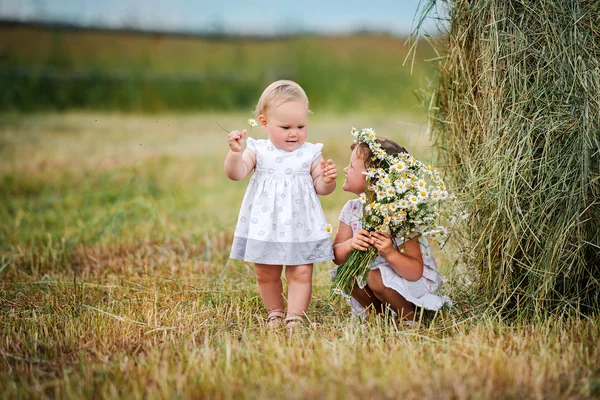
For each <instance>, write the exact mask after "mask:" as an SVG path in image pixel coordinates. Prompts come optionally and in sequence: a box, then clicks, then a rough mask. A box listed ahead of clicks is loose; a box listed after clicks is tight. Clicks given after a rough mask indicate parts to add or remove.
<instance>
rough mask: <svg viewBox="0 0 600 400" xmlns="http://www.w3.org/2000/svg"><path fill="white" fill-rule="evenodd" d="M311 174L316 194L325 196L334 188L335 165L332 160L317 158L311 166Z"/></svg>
mask: <svg viewBox="0 0 600 400" xmlns="http://www.w3.org/2000/svg"><path fill="white" fill-rule="evenodd" d="M311 176H312V178H313V185H314V187H315V191H316V192H317V194H318V195H320V196H325V195H328V194H330V193H331V192H333V191H334V190H335V183H336V182H335V180H336V178H337V167H336V166H335V163H334V162H333V160H331V159H329V160H327V162H325V160H324V159H323V157H319V158H317V159H316V160H315V161H314V162H313V164H312V166H311Z"/></svg>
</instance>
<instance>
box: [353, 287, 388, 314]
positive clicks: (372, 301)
mask: <svg viewBox="0 0 600 400" xmlns="http://www.w3.org/2000/svg"><path fill="white" fill-rule="evenodd" d="M351 294H352V297H354V298H355V299H356V300H357V301H358V302H359V303H360V305H361V306H363V307H364V308H365V309H369V308H371V307H372V308H373V309H374V310H375V312H376V313H380V312H381V311H382V308H383V304H382V303H381V301H380V300H379V299H378V298H377V297H375V294H374V293H373V291H372V290H371V289H370V288H369V286H368V285H367V286H365V287H364V288H363V289H361V288H360V287H358V285H357V284H356V282H354V287H353V288H352V293H351Z"/></svg>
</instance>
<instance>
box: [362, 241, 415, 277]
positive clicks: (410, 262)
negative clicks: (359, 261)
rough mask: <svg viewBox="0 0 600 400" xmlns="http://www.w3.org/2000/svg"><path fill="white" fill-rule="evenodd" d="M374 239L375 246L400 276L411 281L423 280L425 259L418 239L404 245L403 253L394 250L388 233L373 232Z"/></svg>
mask: <svg viewBox="0 0 600 400" xmlns="http://www.w3.org/2000/svg"><path fill="white" fill-rule="evenodd" d="M372 238H373V246H374V247H375V248H376V249H377V251H378V252H379V254H380V255H381V256H382V257H383V258H385V260H386V261H387V262H388V264H390V266H391V267H392V268H393V269H394V271H396V272H397V273H398V275H400V276H401V277H403V278H404V279H406V280H409V281H418V280H419V279H421V277H422V276H423V257H422V256H421V248H420V246H419V239H418V237H414V238H412V239H410V240H408V241H406V242H405V243H404V245H403V246H404V247H403V249H404V252H403V253H400V252H399V251H398V250H396V248H394V244H393V243H392V238H391V237H390V235H388V234H387V233H383V232H373V233H372Z"/></svg>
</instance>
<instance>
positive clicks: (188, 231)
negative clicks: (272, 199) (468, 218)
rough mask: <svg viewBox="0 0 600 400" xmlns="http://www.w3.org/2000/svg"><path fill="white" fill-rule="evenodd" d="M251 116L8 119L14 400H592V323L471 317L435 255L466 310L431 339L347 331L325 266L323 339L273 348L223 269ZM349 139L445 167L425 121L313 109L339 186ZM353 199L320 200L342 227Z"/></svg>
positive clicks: (6, 334) (432, 331) (2, 256)
mask: <svg viewBox="0 0 600 400" xmlns="http://www.w3.org/2000/svg"><path fill="white" fill-rule="evenodd" d="M246 118H247V115H246V114H200V115H195V116H192V115H174V114H170V115H163V116H160V117H146V116H123V115H119V114H91V113H67V114H47V115H32V116H27V117H23V116H14V115H3V116H1V117H0V160H1V161H0V203H1V205H2V207H0V393H1V394H2V397H3V398H7V399H11V398H56V397H58V398H82V397H83V398H148V397H149V398H165V397H167V398H170V397H182V398H198V397H209V398H257V397H258V398H307V397H315V398H332V397H333V398H340V397H347V398H365V397H376V398H398V397H401V398H407V399H410V398H435V399H440V398H442V399H444V398H448V399H450V398H452V399H456V398H499V397H500V398H523V397H525V398H594V397H595V398H598V397H600V368H599V367H598V363H597V360H598V359H600V349H599V347H598V345H597V344H598V342H599V341H600V323H599V321H598V319H597V318H596V319H589V320H584V319H575V318H573V317H570V316H568V315H563V316H556V318H552V319H548V320H536V321H529V322H515V321H507V320H501V319H499V318H498V317H496V316H493V315H474V314H473V309H472V308H471V307H470V305H469V302H470V301H473V298H472V297H470V296H468V295H467V294H465V293H467V292H468V286H466V285H465V283H464V282H465V277H464V275H462V272H461V271H456V270H454V269H453V263H454V261H455V259H456V257H455V256H454V255H453V254H452V253H450V252H442V251H440V250H437V251H436V256H437V258H438V260H440V264H441V268H442V270H443V272H444V273H445V274H446V276H447V277H448V279H449V284H448V285H447V286H446V288H445V291H446V293H447V294H449V295H450V296H452V297H453V300H455V302H456V307H455V308H454V309H453V310H451V311H448V312H445V313H441V314H437V315H435V316H434V317H432V316H428V317H427V318H426V319H425V320H424V323H423V324H422V325H421V326H420V327H419V328H406V327H403V326H398V325H397V324H396V323H395V321H393V320H385V319H380V318H373V319H372V320H369V321H366V322H361V321H358V320H356V319H354V318H352V317H351V315H350V311H349V307H348V306H347V305H346V304H345V303H344V302H342V301H341V300H339V299H331V298H330V297H329V294H330V278H329V270H330V269H331V267H332V266H333V265H332V264H330V263H321V264H318V265H317V266H316V268H315V275H314V285H315V286H314V296H313V299H312V303H311V306H310V309H309V317H310V319H311V321H312V322H314V324H315V325H312V326H311V327H308V328H307V329H306V330H304V331H301V332H297V333H295V334H294V335H291V336H290V335H289V334H288V333H287V332H286V331H285V330H281V331H275V332H270V331H267V330H266V329H265V327H264V324H265V312H264V310H263V307H262V304H261V301H260V298H259V296H258V292H257V290H256V286H255V281H254V277H253V270H252V267H251V265H248V264H246V263H242V262H238V261H232V262H228V258H227V257H228V251H229V246H230V243H231V238H232V231H233V228H234V224H235V221H236V218H237V213H238V208H239V205H240V203H241V200H242V196H243V193H244V190H245V187H246V182H232V181H229V180H228V179H227V178H226V177H225V176H224V173H223V171H222V162H223V158H224V156H225V154H226V152H227V144H226V139H225V135H226V133H225V132H223V131H222V130H221V129H220V128H219V127H218V126H217V125H216V123H215V121H218V122H219V123H220V124H221V125H223V126H225V127H227V128H229V129H233V128H237V127H242V126H243V124H244V121H245V119H246ZM352 125H354V126H357V127H369V126H370V127H373V128H374V129H376V131H377V132H378V133H379V134H380V135H382V136H388V137H390V138H392V139H395V140H397V141H398V142H400V143H401V144H402V145H404V146H405V147H407V149H408V150H409V151H411V152H413V153H414V154H415V156H417V157H418V158H421V159H423V160H426V161H428V162H430V161H433V160H434V159H435V154H434V152H433V151H432V148H431V147H430V140H429V138H428V136H427V134H426V130H425V126H424V125H423V123H422V121H421V120H419V118H417V117H414V116H407V115H388V116H386V117H367V116H364V115H337V114H324V115H322V114H320V113H318V112H316V113H315V114H314V115H312V116H311V120H310V130H309V139H310V140H311V141H314V142H323V143H324V144H325V147H324V150H325V156H327V157H332V158H333V159H334V160H335V161H336V163H337V165H338V168H339V169H340V171H341V168H342V167H343V166H345V164H346V163H347V161H348V158H349V155H350V149H349V145H350V143H351V139H352V138H351V136H350V134H349V130H350V127H351V126H352ZM252 134H253V135H254V136H256V137H264V135H263V134H262V133H261V131H258V130H256V131H255V130H253V131H252ZM341 180H342V178H341V177H340V182H339V183H341ZM349 198H352V196H351V195H349V194H347V193H343V192H342V191H341V189H340V188H339V187H338V189H337V190H336V192H334V194H332V195H330V196H325V197H323V198H322V203H323V207H324V209H325V212H326V215H327V217H328V219H329V221H330V222H332V223H333V224H334V226H336V225H337V223H336V220H337V216H338V214H339V211H340V209H341V207H342V205H343V204H344V203H345V201H346V200H347V199H349Z"/></svg>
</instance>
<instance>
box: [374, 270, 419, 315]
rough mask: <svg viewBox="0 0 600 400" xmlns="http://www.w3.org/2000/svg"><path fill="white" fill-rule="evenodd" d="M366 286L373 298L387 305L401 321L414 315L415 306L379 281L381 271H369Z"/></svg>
mask: <svg viewBox="0 0 600 400" xmlns="http://www.w3.org/2000/svg"><path fill="white" fill-rule="evenodd" d="M367 285H368V286H369V288H371V290H372V291H373V293H374V294H375V297H377V298H378V299H379V300H380V301H381V302H383V303H386V304H389V306H390V307H391V309H392V310H394V311H395V312H396V314H397V315H398V316H399V317H400V318H402V319H412V318H413V316H414V313H415V305H414V304H413V303H411V302H410V301H408V300H406V299H405V298H404V297H402V296H401V295H400V293H398V292H396V291H395V290H392V289H390V288H388V287H386V286H385V285H384V284H383V281H382V280H381V271H379V270H378V269H374V270H372V271H369V275H368V276H367Z"/></svg>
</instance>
